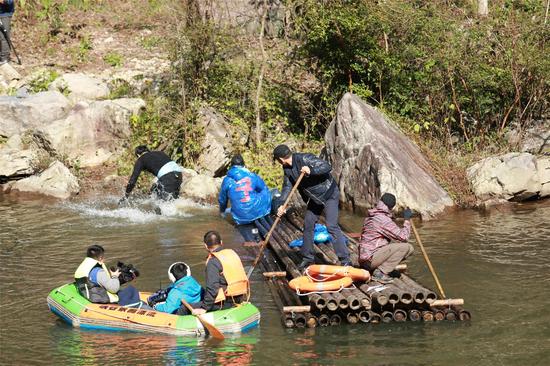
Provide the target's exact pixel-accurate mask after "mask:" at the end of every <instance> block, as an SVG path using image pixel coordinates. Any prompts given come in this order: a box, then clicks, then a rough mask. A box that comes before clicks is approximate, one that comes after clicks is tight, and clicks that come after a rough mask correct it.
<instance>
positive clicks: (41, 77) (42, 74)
mask: <svg viewBox="0 0 550 366" xmlns="http://www.w3.org/2000/svg"><path fill="white" fill-rule="evenodd" d="M58 77H59V74H58V73H57V71H55V70H41V71H39V72H38V73H37V74H35V75H34V76H33V78H32V79H31V81H29V90H30V91H31V92H33V93H39V92H42V91H46V90H48V87H49V86H50V84H51V83H52V82H53V81H54V80H55V79H57V78H58Z"/></svg>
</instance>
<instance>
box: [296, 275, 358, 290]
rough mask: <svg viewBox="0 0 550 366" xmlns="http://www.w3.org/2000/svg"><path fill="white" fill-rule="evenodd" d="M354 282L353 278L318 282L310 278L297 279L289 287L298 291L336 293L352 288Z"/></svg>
mask: <svg viewBox="0 0 550 366" xmlns="http://www.w3.org/2000/svg"><path fill="white" fill-rule="evenodd" d="M352 283H353V280H352V279H351V277H340V278H337V279H335V280H332V281H325V282H317V281H315V280H313V279H312V278H310V277H308V276H302V277H297V278H295V279H293V280H291V281H290V282H289V283H288V285H289V286H290V288H291V289H293V290H296V291H305V292H316V291H336V290H341V289H342V288H345V287H348V286H351V284H352Z"/></svg>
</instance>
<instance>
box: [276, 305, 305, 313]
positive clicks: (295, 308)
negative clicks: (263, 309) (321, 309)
mask: <svg viewBox="0 0 550 366" xmlns="http://www.w3.org/2000/svg"><path fill="white" fill-rule="evenodd" d="M310 311H311V306H309V305H302V306H284V307H283V312H285V313H309V312H310Z"/></svg>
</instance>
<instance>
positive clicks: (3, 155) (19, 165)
mask: <svg viewBox="0 0 550 366" xmlns="http://www.w3.org/2000/svg"><path fill="white" fill-rule="evenodd" d="M36 163H37V155H36V153H35V152H34V151H33V150H30V149H29V150H19V149H14V148H10V147H3V148H1V149H0V183H1V182H6V181H9V180H14V179H20V178H22V177H26V176H29V175H32V174H34V173H35V172H36Z"/></svg>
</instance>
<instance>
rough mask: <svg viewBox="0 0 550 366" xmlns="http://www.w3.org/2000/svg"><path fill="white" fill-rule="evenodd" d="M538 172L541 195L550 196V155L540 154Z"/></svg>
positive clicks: (542, 196) (541, 196) (543, 196)
mask: <svg viewBox="0 0 550 366" xmlns="http://www.w3.org/2000/svg"><path fill="white" fill-rule="evenodd" d="M537 172H538V176H539V182H540V184H541V188H540V192H539V196H540V198H545V197H549V196H550V156H539V157H538V158H537Z"/></svg>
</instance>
